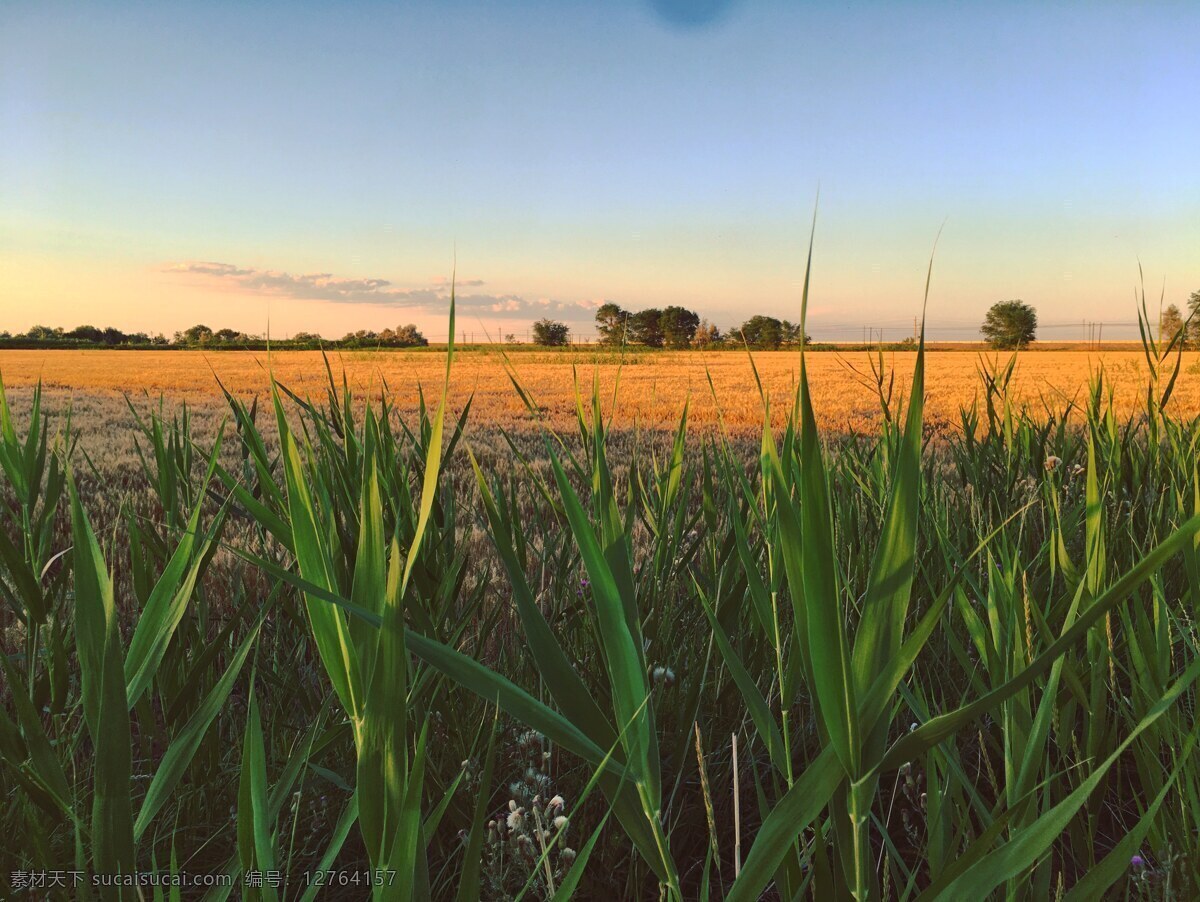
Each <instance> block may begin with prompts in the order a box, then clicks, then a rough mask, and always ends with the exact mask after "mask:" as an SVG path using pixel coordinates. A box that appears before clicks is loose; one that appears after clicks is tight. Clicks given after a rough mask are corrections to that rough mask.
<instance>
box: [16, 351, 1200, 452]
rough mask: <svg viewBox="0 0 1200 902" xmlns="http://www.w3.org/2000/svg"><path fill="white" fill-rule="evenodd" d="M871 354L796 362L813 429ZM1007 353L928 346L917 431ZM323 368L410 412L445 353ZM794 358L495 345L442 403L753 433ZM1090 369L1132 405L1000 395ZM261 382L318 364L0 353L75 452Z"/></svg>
mask: <svg viewBox="0 0 1200 902" xmlns="http://www.w3.org/2000/svg"><path fill="white" fill-rule="evenodd" d="M873 356H874V355H872V354H871V353H868V352H865V351H861V350H857V351H847V352H844V353H843V352H837V351H822V352H818V353H812V354H810V355H809V364H808V367H809V378H810V380H811V384H812V393H813V405H814V408H815V412H816V415H817V418H818V421H819V423H820V425H821V427H822V428H823V429H829V430H833V431H835V432H843V433H850V432H865V431H869V430H873V429H874V428H875V426H876V424H877V421H878V418H879V411H880V407H879V401H878V395H877V392H876V386H875V385H874V384H873V377H872V369H871V365H872V362H873V361H872V358H873ZM1008 357H1009V355H1008V354H1006V353H1002V354H997V353H994V352H985V351H969V350H952V351H951V350H945V351H941V350H937V351H928V352H927V353H926V418H927V422H928V423H930V424H934V425H935V427H936V426H939V425H940V426H943V427H944V426H945V425H947V424H953V423H955V422H956V421H957V418H958V417H957V414H958V411H959V409H960V407H962V406H963V405H965V404H970V403H971V402H972V400H974V399H975V398H977V397H978V396H979V392H980V388H981V382H980V380H979V378H978V369H979V367H980V366H981V364H985V363H986V364H995V362H997V361H1000V362H1002V363H1003V362H1006V361H1007V360H1008ZM882 358H883V361H884V363H885V364H886V368H887V370H888V373H889V377H888V378H889V380H890V378H891V376H892V375H894V378H895V382H894V384H895V386H896V390H895V395H896V399H897V400H899V398H900V396H901V395H902V394H903V392H904V391H905V390H906V388H905V387H906V386H907V385H908V383H909V382H910V381H911V379H912V371H913V366H914V363H915V361H916V354H915V352H890V351H889V352H883V354H882ZM329 360H330V364H331V366H332V368H333V371H334V373H335V374H338V375H339V376H340V374H342V373H344V374H345V377H346V380H347V382H348V384H349V386H350V388H351V389H352V390H353V392H354V393H355V395H356V396H358V397H370V396H376V397H377V396H378V394H379V392H380V390H381V389H382V388H383V386H385V385H386V387H387V394H388V396H389V400H390V401H391V403H392V404H393V405H394V406H395V409H396V411H397V412H398V413H401V414H411V413H412V412H414V411H415V410H416V409H417V406H418V403H419V392H420V391H421V389H422V388H423V389H424V390H425V391H426V393H430V392H433V391H434V390H435V389H436V388H438V387H440V381H441V378H442V374H443V372H444V369H445V355H444V354H443V353H441V352H439V351H355V352H340V351H339V352H333V353H331V354H330V355H329ZM506 361H507V363H506ZM798 362H799V356H798V354H797V353H796V352H795V351H774V352H764V351H756V352H755V353H754V356H753V365H752V364H751V359H750V357H749V356H748V355H747V354H745V353H743V352H738V351H728V350H726V351H719V352H709V353H704V352H698V351H682V352H666V351H664V352H658V353H649V354H647V353H631V354H628V355H625V356H622V355H621V354H619V353H613V352H601V351H598V350H596V349H592V350H563V351H546V352H532V351H518V352H516V353H512V354H509V355H508V356H507V358H506V357H505V356H504V355H503V354H501V353H500V352H499V351H495V350H465V351H459V352H457V353H456V361H455V369H456V378H455V381H454V384H453V385H452V386H451V395H450V408H451V410H461V409H462V408H463V406H465V404H466V403H467V401H468V399H473V401H472V410H471V421H472V423H473V424H475V425H477V426H479V425H484V426H501V427H504V428H506V429H511V430H521V429H522V428H524V427H530V426H532V424H533V418H532V416H531V415H530V413H529V411H528V410H527V409H526V406H525V404H524V402H523V401H522V400H521V397H520V396H519V394H518V393H517V392H516V391H515V390H514V389H513V385H512V382H511V380H510V378H509V376H508V375H507V372H506V365H508V364H511V366H512V368H513V371H514V373H515V375H516V377H517V379H518V380H519V381H520V382H521V384H522V385H523V386H524V387H525V389H526V390H527V391H528V392H529V393H530V394H531V396H532V398H533V399H534V400H535V401H536V402H537V404H538V405H539V406H540V407H541V408H542V410H543V412H544V413H545V415H546V417H547V420H548V422H549V424H550V425H551V426H552V427H554V428H556V429H563V428H567V429H569V428H571V426H572V425H573V423H574V419H575V391H574V384H575V378H576V376H577V377H578V379H579V382H580V385H581V388H582V390H583V392H584V394H589V393H590V389H591V383H592V378H593V375H595V376H596V377H597V378H598V379H599V385H600V391H601V396H602V398H603V399H605V403H606V404H608V402H609V400H610V399H611V398H612V396H613V388H614V383H615V382H616V380H617V379H618V375H619V380H620V391H619V395H618V398H619V400H618V404H617V408H616V412H615V418H614V424H615V425H616V426H618V427H624V428H629V427H634V426H636V427H641V428H644V429H651V430H654V429H659V430H662V429H665V430H670V429H673V428H674V427H675V426H676V425H677V423H678V417H679V413H680V411H681V409H682V407H683V404H684V402H685V400H686V401H688V402H689V408H690V410H689V416H688V419H689V422H690V424H691V425H692V426H694V427H698V428H701V429H703V428H705V427H708V428H712V427H714V426H715V425H716V423H717V421H718V412H719V414H720V417H721V418H722V419H723V421H724V425H725V426H726V428H727V429H729V430H730V431H731V432H732V433H734V434H753V433H756V432H757V431H758V430H759V428H760V427H761V424H762V402H761V400H760V398H759V396H758V392H757V389H756V387H755V381H754V372H753V368H757V370H758V374H759V377H760V379H761V380H762V385H763V388H764V389H765V391H766V392H767V394H768V396H769V397H770V398H772V399H773V401H774V402H775V403H774V408H775V410H774V412H775V416H776V418H777V419H781V418H782V416H783V414H784V412H785V411H786V408H787V406H788V404H789V403H790V399H791V398H792V396H793V394H794V392H795V386H796V373H797V366H798ZM1101 369H1103V371H1104V374H1105V378H1106V384H1107V385H1108V387H1109V388H1111V389H1112V391H1113V392H1114V399H1113V400H1114V409H1115V410H1116V411H1117V413H1118V415H1127V414H1129V413H1130V412H1132V411H1134V410H1138V409H1140V407H1141V404H1142V401H1143V393H1144V391H1145V383H1146V360H1145V356H1144V354H1143V353H1142V352H1141V351H1140V350H1138V351H1129V350H1118V351H1102V352H1088V351H1082V350H1080V351H1062V350H1054V351H1029V352H1025V353H1023V354H1021V355H1019V357H1018V360H1017V366H1016V369H1015V371H1014V375H1013V380H1012V383H1011V385H1010V386H1009V397H1010V398H1012V399H1013V400H1014V401H1017V402H1019V403H1024V404H1026V405H1028V407H1029V409H1030V412H1031V414H1032V415H1034V416H1035V417H1036V416H1037V414H1038V412H1039V411H1041V410H1044V407H1045V405H1049V406H1050V407H1051V408H1053V409H1054V410H1055V411H1059V410H1061V409H1062V408H1063V407H1064V406H1065V405H1066V404H1067V403H1068V402H1072V401H1073V402H1075V403H1076V404H1081V403H1082V402H1083V400H1084V397H1085V394H1086V388H1087V383H1088V379H1089V377H1090V376H1092V375H1095V374H1097V373H1098V372H1099V371H1100V370H1101ZM272 373H274V376H275V378H276V379H277V380H278V381H279V382H280V383H282V384H283V385H285V386H287V387H288V388H290V389H292V390H293V391H295V392H296V393H297V394H299V395H301V396H309V395H311V396H314V397H323V396H324V394H325V390H326V387H327V376H326V369H325V363H324V360H323V359H322V355H321V354H320V353H319V352H315V351H313V352H309V351H289V352H283V353H275V354H273V355H270V356H268V355H267V354H265V353H257V352H240V351H235V352H217V353H207V352H204V351H179V352H172V353H161V352H154V351H131V352H122V353H113V352H108V351H3V352H0V376H2V377H3V379H4V383H5V386H6V387H7V388H8V389H9V390H10V391H13V390H15V393H14V397H20V396H21V392H22V391H23V390H25V391H28V390H31V389H32V388H33V387H34V386H35V385H36V384H37V383H38V382H39V380H40V381H41V383H42V386H43V389H44V392H45V396H46V401H47V405H48V407H49V408H50V409H62V408H64V407H65V406H66V404H67V403H68V402H70V403H71V405H72V407H73V410H74V411H75V426H76V431H77V434H79V435H80V437H81V440H82V441H83V442H84V443H85V445H86V444H88V436H89V434H90V433H92V432H94V431H97V430H102V431H103V432H104V434H105V437H106V441H111V440H112V438H113V429H114V428H116V429H117V430H118V431H120V430H122V429H124V428H126V427H127V426H128V425H130V424H129V423H128V422H127V421H128V420H129V416H128V410H127V408H126V405H125V403H124V400H123V399H122V395H129V396H130V397H131V398H132V399H133V400H135V401H137V402H139V403H142V404H144V403H145V402H146V400H147V399H149V400H151V401H157V400H158V399H160V398H162V399H163V400H164V401H165V403H166V405H167V406H168V408H169V407H172V406H175V405H178V404H179V403H181V402H186V403H187V404H188V405H190V406H191V407H192V408H193V410H194V411H196V412H197V413H198V414H199V415H200V416H201V417H202V418H205V417H207V416H214V417H217V418H219V417H220V416H221V415H223V413H224V411H225V409H226V406H225V402H224V400H223V397H222V395H221V391H220V386H221V385H224V386H225V388H227V389H228V390H229V391H230V392H231V393H232V394H234V395H236V396H239V397H242V398H248V397H251V396H254V395H258V396H260V397H263V396H265V395H266V394H267V393H268V392H269V389H270V377H271V374H272ZM710 378H711V387H710V384H709V379H710ZM714 399H715V400H714ZM113 402H116V403H115V405H114V403H113ZM1171 408H1172V409H1171V411H1170V412H1171V413H1173V414H1175V415H1177V416H1183V417H1190V416H1195V415H1196V414H1198V413H1200V353H1197V352H1186V353H1185V354H1184V355H1183V363H1182V367H1181V371H1180V375H1179V379H1178V382H1177V385H1176V387H1175V391H1174V395H1173V397H1172V401H1171ZM606 412H611V410H609V409H607V408H606Z"/></svg>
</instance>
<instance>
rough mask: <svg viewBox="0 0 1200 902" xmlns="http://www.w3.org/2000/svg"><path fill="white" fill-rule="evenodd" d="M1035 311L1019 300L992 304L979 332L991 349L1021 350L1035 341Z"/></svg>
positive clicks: (1036, 322) (1036, 321)
mask: <svg viewBox="0 0 1200 902" xmlns="http://www.w3.org/2000/svg"><path fill="white" fill-rule="evenodd" d="M1037 324H1038V320H1037V311H1036V310H1034V309H1033V308H1032V307H1030V306H1029V305H1028V304H1026V303H1025V302H1024V301H1021V300H1013V301H1000V302H999V303H996V304H993V305H992V308H991V309H990V310H988V312H987V316H985V317H984V320H983V325H982V326H981V327H980V329H979V331H980V332H982V333H983V337H984V338H986V339H987V342H988V344H990V345H991V346H992V347H993V348H999V349H1001V350H1012V349H1014V348H1023V347H1025V346H1026V345H1028V344H1029V343H1030V342H1032V341H1035V340H1037Z"/></svg>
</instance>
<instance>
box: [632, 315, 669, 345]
mask: <svg viewBox="0 0 1200 902" xmlns="http://www.w3.org/2000/svg"><path fill="white" fill-rule="evenodd" d="M629 340H630V341H631V342H633V343H635V344H640V345H646V347H648V348H661V347H662V346H663V342H664V341H665V340H666V336H664V335H663V330H662V311H661V310H659V309H658V308H657V307H651V308H650V309H649V310H642V311H640V312H638V313H635V314H633V316H631V317H629Z"/></svg>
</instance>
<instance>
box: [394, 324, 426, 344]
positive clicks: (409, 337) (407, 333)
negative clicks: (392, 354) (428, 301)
mask: <svg viewBox="0 0 1200 902" xmlns="http://www.w3.org/2000/svg"><path fill="white" fill-rule="evenodd" d="M394 340H395V342H396V344H397V345H398V346H399V347H402V348H423V347H425V346H426V345H428V344H429V340H428V339H427V338H426V337H425V336H424V335H422V334H421V332H420V330H419V329H417V327H416V326H415V325H414V324H413V323H409V324H407V325H405V326H397V327H396V332H395V339H394Z"/></svg>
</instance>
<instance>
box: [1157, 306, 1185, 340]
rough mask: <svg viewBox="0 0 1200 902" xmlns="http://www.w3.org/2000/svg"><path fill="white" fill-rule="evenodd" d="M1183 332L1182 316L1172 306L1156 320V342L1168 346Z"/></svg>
mask: <svg viewBox="0 0 1200 902" xmlns="http://www.w3.org/2000/svg"><path fill="white" fill-rule="evenodd" d="M1181 331H1183V316H1182V314H1180V312H1179V308H1178V307H1176V306H1175V305H1174V304H1171V305H1170V306H1169V307H1167V309H1166V310H1164V311H1163V312H1162V316H1160V317H1159V320H1158V340H1159V341H1165V342H1166V343H1167V344H1170V343H1171V342H1172V341H1174V340H1175V336H1176V335H1178V334H1179V333H1180V332H1181Z"/></svg>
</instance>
